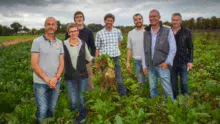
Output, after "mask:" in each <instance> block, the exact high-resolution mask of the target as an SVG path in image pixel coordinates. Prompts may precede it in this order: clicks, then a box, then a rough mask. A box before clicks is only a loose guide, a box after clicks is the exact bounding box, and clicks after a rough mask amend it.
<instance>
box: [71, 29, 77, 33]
mask: <svg viewBox="0 0 220 124" xmlns="http://www.w3.org/2000/svg"><path fill="white" fill-rule="evenodd" d="M76 32H79V30H74V31H69V33H76Z"/></svg>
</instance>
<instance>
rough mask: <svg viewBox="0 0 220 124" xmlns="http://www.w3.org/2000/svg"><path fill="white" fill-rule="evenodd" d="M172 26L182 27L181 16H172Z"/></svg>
mask: <svg viewBox="0 0 220 124" xmlns="http://www.w3.org/2000/svg"><path fill="white" fill-rule="evenodd" d="M171 23H172V26H173V27H180V26H181V23H182V20H181V17H180V16H172V20H171Z"/></svg>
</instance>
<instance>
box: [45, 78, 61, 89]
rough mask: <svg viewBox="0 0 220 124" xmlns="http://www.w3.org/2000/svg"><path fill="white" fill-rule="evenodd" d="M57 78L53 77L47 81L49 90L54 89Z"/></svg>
mask: <svg viewBox="0 0 220 124" xmlns="http://www.w3.org/2000/svg"><path fill="white" fill-rule="evenodd" d="M57 82H58V81H57V78H55V77H53V78H52V79H47V80H46V83H47V85H48V86H49V87H50V88H51V89H56V83H57Z"/></svg>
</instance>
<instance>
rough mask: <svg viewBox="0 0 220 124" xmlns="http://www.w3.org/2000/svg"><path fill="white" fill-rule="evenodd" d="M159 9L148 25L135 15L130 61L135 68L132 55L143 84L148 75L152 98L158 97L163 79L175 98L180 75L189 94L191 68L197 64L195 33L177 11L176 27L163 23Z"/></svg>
mask: <svg viewBox="0 0 220 124" xmlns="http://www.w3.org/2000/svg"><path fill="white" fill-rule="evenodd" d="M160 18H161V16H160V13H159V11H158V10H151V11H150V13H149V22H150V25H149V26H147V27H144V25H143V17H142V15H141V14H139V13H138V14H135V15H134V16H133V20H134V24H135V29H133V30H132V31H130V32H129V33H128V42H127V48H128V50H127V64H126V68H127V69H128V70H131V67H130V60H131V55H132V57H133V60H134V68H135V71H136V75H137V80H138V82H139V83H141V84H144V83H145V82H146V81H145V80H146V79H145V75H146V74H147V75H148V79H149V86H150V97H151V98H155V97H157V96H158V79H160V82H161V85H162V87H163V90H164V93H165V95H166V96H169V97H170V98H171V99H172V100H174V99H176V98H177V96H178V95H179V86H178V76H180V84H181V94H188V83H187V78H188V76H187V75H188V71H189V70H191V69H192V67H193V64H192V62H193V42H192V35H191V32H190V31H189V30H188V29H186V28H184V27H182V26H181V23H182V16H181V14H180V13H174V14H173V15H172V17H171V23H172V27H168V26H165V25H163V24H162V22H161V21H160Z"/></svg>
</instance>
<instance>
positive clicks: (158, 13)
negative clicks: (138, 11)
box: [150, 9, 160, 17]
mask: <svg viewBox="0 0 220 124" xmlns="http://www.w3.org/2000/svg"><path fill="white" fill-rule="evenodd" d="M152 12H156V13H157V15H158V16H159V17H160V12H159V11H158V10H156V9H153V10H151V11H150V13H152Z"/></svg>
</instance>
